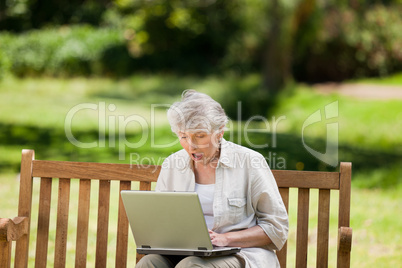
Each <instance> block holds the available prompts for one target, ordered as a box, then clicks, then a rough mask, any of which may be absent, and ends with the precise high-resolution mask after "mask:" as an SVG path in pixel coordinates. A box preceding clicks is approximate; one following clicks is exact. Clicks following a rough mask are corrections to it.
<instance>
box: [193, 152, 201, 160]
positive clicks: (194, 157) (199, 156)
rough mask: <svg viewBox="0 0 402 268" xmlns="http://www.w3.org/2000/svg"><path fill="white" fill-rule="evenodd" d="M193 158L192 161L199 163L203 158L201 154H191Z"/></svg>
mask: <svg viewBox="0 0 402 268" xmlns="http://www.w3.org/2000/svg"><path fill="white" fill-rule="evenodd" d="M191 155H192V156H193V159H194V161H200V160H201V159H202V157H203V154H200V153H198V154H191Z"/></svg>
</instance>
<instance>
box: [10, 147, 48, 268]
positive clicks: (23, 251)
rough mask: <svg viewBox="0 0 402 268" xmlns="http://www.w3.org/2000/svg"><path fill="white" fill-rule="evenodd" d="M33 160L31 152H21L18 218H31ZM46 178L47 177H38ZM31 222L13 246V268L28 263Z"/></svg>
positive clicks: (33, 155)
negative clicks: (26, 232)
mask: <svg viewBox="0 0 402 268" xmlns="http://www.w3.org/2000/svg"><path fill="white" fill-rule="evenodd" d="M34 158H35V152H34V151H33V150H22V157H21V175H20V193H19V200H18V216H19V217H28V218H31V207H32V176H31V175H32V174H31V170H32V160H33V159H34ZM39 177H47V176H39ZM30 224H31V221H28V234H26V235H23V236H22V237H21V238H20V239H18V240H17V242H16V245H15V256H18V258H15V263H14V266H15V267H25V266H26V265H27V263H28V251H29V233H30Z"/></svg>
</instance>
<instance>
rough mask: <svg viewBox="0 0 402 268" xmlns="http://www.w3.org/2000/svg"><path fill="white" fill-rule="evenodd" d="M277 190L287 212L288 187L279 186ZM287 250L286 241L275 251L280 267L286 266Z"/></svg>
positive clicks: (284, 267)
mask: <svg viewBox="0 0 402 268" xmlns="http://www.w3.org/2000/svg"><path fill="white" fill-rule="evenodd" d="M279 192H280V194H281V196H282V200H283V204H284V205H285V208H286V211H287V212H288V214H289V188H279ZM287 250H288V242H287V241H286V243H285V245H283V247H282V249H281V250H280V251H277V252H276V255H277V256H278V260H279V264H280V265H281V268H286V256H287Z"/></svg>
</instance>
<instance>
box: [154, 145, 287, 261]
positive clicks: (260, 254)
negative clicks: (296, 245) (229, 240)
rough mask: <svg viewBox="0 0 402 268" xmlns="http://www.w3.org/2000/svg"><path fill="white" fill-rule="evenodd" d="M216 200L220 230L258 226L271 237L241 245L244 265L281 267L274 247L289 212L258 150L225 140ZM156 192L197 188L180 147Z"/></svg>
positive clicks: (280, 240)
mask: <svg viewBox="0 0 402 268" xmlns="http://www.w3.org/2000/svg"><path fill="white" fill-rule="evenodd" d="M215 174H216V177H215V191H214V199H213V215H214V224H213V228H212V230H213V231H215V232H217V233H226V232H231V231H238V230H242V229H246V228H250V227H253V226H255V225H259V226H260V227H261V228H262V229H263V230H264V232H265V233H266V234H267V235H268V237H269V238H270V239H271V241H272V244H270V245H267V246H265V247H253V248H243V249H242V250H241V251H240V252H239V253H237V254H238V256H239V257H241V258H243V259H244V260H245V263H246V267H247V268H248V267H251V268H259V267H280V266H279V262H278V259H277V257H276V254H275V251H274V250H279V249H281V248H282V246H283V245H284V244H285V242H286V240H287V237H288V215H287V212H286V209H285V206H284V204H283V202H282V198H281V196H280V194H279V190H278V186H277V184H276V181H275V179H274V177H273V175H272V172H271V170H270V168H269V166H268V164H267V161H266V160H265V158H264V157H263V156H262V155H261V154H260V153H258V152H255V151H253V150H251V149H248V148H246V147H243V146H240V145H237V144H234V143H232V142H228V141H225V140H222V144H221V155H220V158H219V161H218V165H217V168H216V173H215ZM155 190H156V191H195V175H194V172H193V170H192V161H191V159H190V156H189V155H188V154H187V152H186V151H185V150H180V151H178V152H176V153H174V154H172V155H170V156H169V157H168V158H166V159H165V161H164V162H163V164H162V169H161V172H160V174H159V178H158V182H157V184H156V188H155Z"/></svg>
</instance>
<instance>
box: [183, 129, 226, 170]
mask: <svg viewBox="0 0 402 268" xmlns="http://www.w3.org/2000/svg"><path fill="white" fill-rule="evenodd" d="M178 136H179V139H180V144H181V146H182V147H183V148H184V150H186V152H187V153H188V154H189V155H190V157H191V159H192V160H193V161H195V162H199V161H202V162H203V163H204V164H207V163H209V162H210V161H211V160H212V159H214V157H215V156H216V154H217V152H218V150H219V140H220V139H221V138H222V136H223V131H221V132H218V133H214V134H211V133H207V132H179V133H178Z"/></svg>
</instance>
